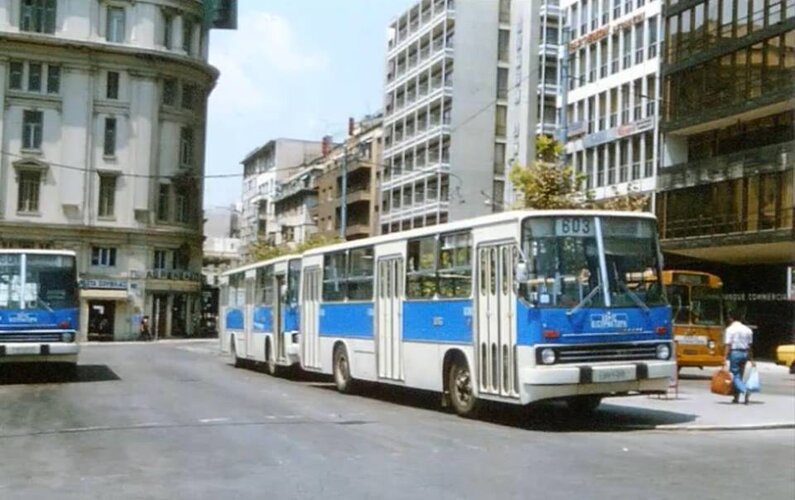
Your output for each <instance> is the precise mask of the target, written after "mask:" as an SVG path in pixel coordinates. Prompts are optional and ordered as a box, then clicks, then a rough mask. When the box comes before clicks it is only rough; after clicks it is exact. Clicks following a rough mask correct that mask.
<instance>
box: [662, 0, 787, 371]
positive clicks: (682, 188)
mask: <svg viewBox="0 0 795 500" xmlns="http://www.w3.org/2000/svg"><path fill="white" fill-rule="evenodd" d="M665 15H666V39H665V46H666V47H667V50H666V61H665V65H664V67H663V78H664V82H665V96H664V100H665V101H664V102H665V116H664V120H663V125H662V127H663V132H664V154H663V166H662V168H661V170H660V177H659V184H658V189H659V194H658V196H657V207H656V208H657V215H658V217H659V221H660V231H661V233H662V245H663V250H664V251H665V252H666V253H667V255H668V258H667V260H666V264H667V265H668V267H690V268H695V269H702V270H707V271H714V272H716V273H717V274H719V275H720V276H721V278H722V279H723V282H724V285H725V289H726V292H727V293H728V294H727V295H726V298H728V299H730V300H731V301H733V302H736V303H737V306H738V307H739V308H740V309H741V310H744V311H745V313H746V319H747V321H748V322H749V323H751V324H753V325H756V326H757V327H758V329H757V331H756V339H755V341H754V351H755V353H756V354H758V355H770V354H771V349H772V348H773V346H774V345H775V344H776V343H779V342H788V341H789V340H791V339H790V338H789V335H790V334H791V333H792V325H793V318H795V308H794V307H793V304H794V303H793V302H792V301H791V300H788V298H789V297H788V295H789V293H788V292H789V290H787V283H788V280H789V283H790V286H792V285H791V280H792V268H793V266H794V265H795V225H793V212H794V211H795V208H793V189H795V179H793V171H795V101H793V96H794V95H795V1H793V0H781V1H779V0H772V1H767V2H765V1H759V0H690V1H682V0H680V1H678V2H677V1H669V3H668V5H667V6H666V9H665Z"/></svg>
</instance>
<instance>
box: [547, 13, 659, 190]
mask: <svg viewBox="0 0 795 500" xmlns="http://www.w3.org/2000/svg"><path fill="white" fill-rule="evenodd" d="M562 6H563V7H564V8H565V9H566V11H567V16H566V17H567V19H568V22H567V24H568V28H569V34H570V39H569V41H568V43H567V46H565V47H564V48H563V50H565V51H567V52H568V57H567V60H568V66H569V77H568V82H563V83H564V84H568V86H569V93H568V103H567V106H566V108H567V109H566V110H565V112H566V113H567V117H566V118H567V124H568V126H567V138H566V153H567V155H569V158H571V163H572V164H573V166H574V169H575V171H576V172H579V173H581V174H584V176H585V182H586V185H585V188H586V189H587V190H589V191H591V192H592V193H593V195H594V197H595V198H596V199H597V200H600V199H607V198H613V197H616V196H622V195H626V194H641V193H643V194H648V195H650V196H651V195H653V193H654V190H655V187H656V174H657V165H658V157H659V155H658V151H659V126H658V122H659V119H658V116H659V112H658V110H659V103H660V85H659V72H660V61H661V55H660V48H661V43H660V41H661V39H662V19H661V6H662V4H661V2H660V1H659V0H573V1H572V0H563V2H562Z"/></svg>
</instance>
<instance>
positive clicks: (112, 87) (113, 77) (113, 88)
mask: <svg viewBox="0 0 795 500" xmlns="http://www.w3.org/2000/svg"><path fill="white" fill-rule="evenodd" d="M105 97H107V98H108V99H118V98H119V73H118V72H116V71H108V80H107V82H106V88H105Z"/></svg>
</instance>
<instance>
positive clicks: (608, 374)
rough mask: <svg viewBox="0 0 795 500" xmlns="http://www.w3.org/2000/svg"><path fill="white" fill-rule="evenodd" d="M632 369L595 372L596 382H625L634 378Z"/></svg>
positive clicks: (611, 369) (594, 378) (608, 369)
mask: <svg viewBox="0 0 795 500" xmlns="http://www.w3.org/2000/svg"><path fill="white" fill-rule="evenodd" d="M634 375H635V374H634V370H633V369H632V368H607V369H604V370H594V372H593V380H594V382H623V381H624V380H632V379H633V378H634Z"/></svg>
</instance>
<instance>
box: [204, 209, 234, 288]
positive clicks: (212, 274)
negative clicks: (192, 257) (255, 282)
mask: <svg viewBox="0 0 795 500" xmlns="http://www.w3.org/2000/svg"><path fill="white" fill-rule="evenodd" d="M238 221H239V213H238V210H237V208H236V207H235V206H234V205H232V206H230V207H217V208H214V209H210V210H206V211H205V212H204V243H203V245H202V248H203V251H204V254H203V258H202V275H203V276H204V282H205V283H206V284H207V285H211V286H217V285H218V279H219V277H220V275H221V274H222V273H223V272H224V271H226V270H228V269H230V268H232V267H234V266H235V265H237V264H238V263H239V262H240V260H241V248H240V238H238V237H237V235H238V233H239V229H238V223H239V222H238Z"/></svg>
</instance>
